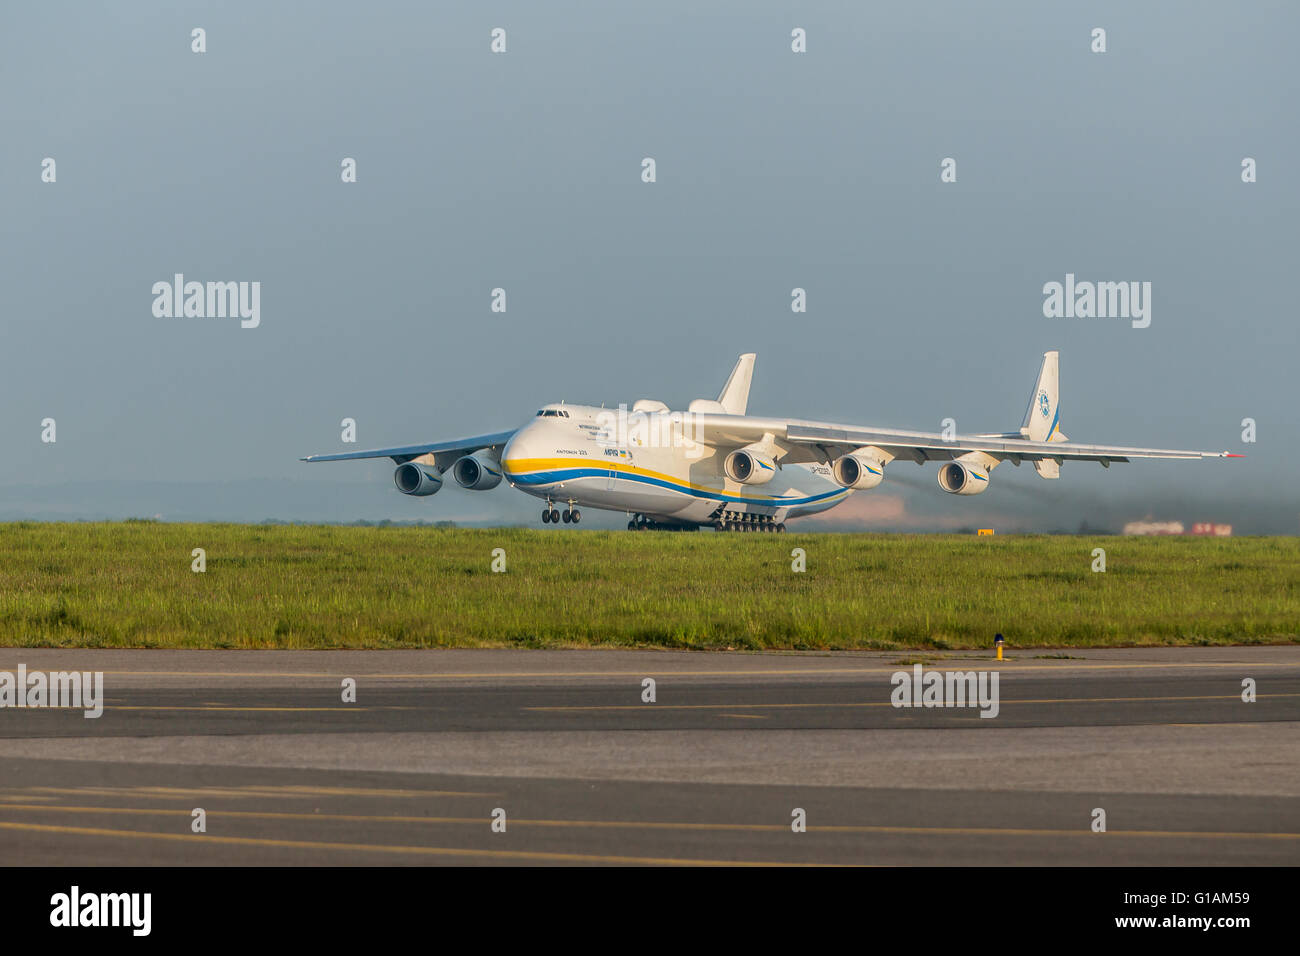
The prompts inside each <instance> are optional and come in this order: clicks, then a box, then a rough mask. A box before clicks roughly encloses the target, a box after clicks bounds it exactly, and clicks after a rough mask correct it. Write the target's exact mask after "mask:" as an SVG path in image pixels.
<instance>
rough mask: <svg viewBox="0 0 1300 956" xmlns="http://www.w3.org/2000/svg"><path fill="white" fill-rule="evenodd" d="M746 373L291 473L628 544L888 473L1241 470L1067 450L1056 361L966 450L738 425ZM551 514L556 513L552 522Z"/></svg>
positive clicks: (937, 439)
mask: <svg viewBox="0 0 1300 956" xmlns="http://www.w3.org/2000/svg"><path fill="white" fill-rule="evenodd" d="M754 359H755V354H754V353H752V352H749V353H746V354H744V355H741V356H740V359H739V361H737V362H736V366H735V368H734V369H732V371H731V375H730V377H729V378H728V379H727V383H726V384H725V385H724V386H723V387H722V391H721V393H719V395H718V397H717V399H716V400H713V401H711V400H708V399H695V400H694V401H692V402H691V403H690V404H689V405H688V406H687V410H686V411H685V412H680V411H672V410H670V409H669V408H668V406H667V405H665V404H664V403H663V402H658V401H653V400H651V399H641V400H639V401H637V402H636V403H635V404H633V406H632V408H631V410H630V412H629V410H628V409H627V408H626V406H620V407H619V408H618V409H617V410H614V409H606V408H604V407H599V408H598V407H595V406H592V405H568V404H565V403H563V402H561V403H558V404H550V405H544V406H542V408H540V409H538V411H537V414H536V415H535V416H534V417H533V418H532V419H531V420H530V421H529V422H528V423H527V424H524V425H521V426H520V427H518V428H515V429H512V430H510V431H502V432H495V433H493V434H490V435H475V436H473V437H470V438H461V439H457V440H454V441H443V442H430V443H428V444H422V445H405V446H402V447H400V448H377V449H373V450H370V451H354V452H345V453H342V454H334V455H310V456H308V457H306V458H303V459H302V461H348V460H352V459H364V458H391V459H393V461H394V462H396V464H397V470H396V471H395V472H394V473H393V482H394V484H396V485H397V490H398V491H400V492H401V493H402V494H404V495H416V496H426V495H432V494H435V493H436V492H437V491H438V490H439V489H440V488H441V487H442V485H443V475H444V474H445V473H446V472H447V471H448V470H450V471H451V474H452V477H453V479H454V480H455V481H456V483H457V484H458V485H460V486H461V487H463V488H469V489H473V490H476V491H486V490H488V489H490V488H495V487H496V486H497V485H499V484H500V483H501V482H502V481H503V480H504V481H505V482H506V483H507V484H508V485H509V486H510V487H512V488H517V489H519V490H520V491H523V492H525V493H527V494H530V495H533V496H534V497H537V498H541V499H542V500H544V501H545V502H546V506H545V508H544V509H543V510H542V522H543V524H558V523H559V522H560V521H561V520H563V521H564V523H566V524H577V523H578V522H579V521H580V520H581V519H582V512H581V511H580V509H579V507H578V506H579V505H581V506H584V507H591V508H598V509H604V510H608V511H623V512H627V513H628V514H629V515H630V516H631V520H629V521H628V529H629V530H633V531H640V530H697V529H699V528H705V527H712V528H715V529H717V530H719V531H759V532H780V531H784V530H785V522H786V521H787V520H789V519H792V518H799V517H803V516H806V515H813V514H818V513H820V512H823V511H827V510H829V509H830V508H834V507H835V506H836V505H838V504H840V502H842V501H844V500H845V499H846V498H847V497H848V496H849V495H850V494H852V493H853V492H854V491H861V490H867V489H870V488H875V487H876V486H878V485H879V484H881V482H883V481H884V480H885V468H886V466H887V465H889V464H890V463H891V462H894V461H914V462H916V463H917V464H918V465H921V464H924V463H925V462H927V461H930V460H935V461H940V462H943V464H941V465H940V466H939V473H938V476H937V477H938V481H939V487H940V488H941V489H943V490H944V491H946V492H947V493H948V494H952V495H978V494H983V493H984V492H985V491H986V490H987V489H988V487H989V477H990V474H991V473H992V471H993V469H994V468H996V467H997V466H998V465H999V464H1001V463H1002V462H1004V461H1009V462H1011V463H1012V464H1013V465H1015V466H1017V467H1019V465H1020V463H1021V462H1022V461H1027V462H1029V463H1030V464H1032V465H1033V468H1034V470H1035V471H1036V472H1037V473H1038V475H1039V477H1041V478H1047V479H1055V478H1059V477H1060V474H1061V465H1062V464H1064V463H1065V462H1067V461H1095V462H1099V463H1100V464H1101V465H1102V467H1105V468H1109V467H1110V465H1111V463H1112V462H1126V461H1129V460H1130V459H1133V458H1180V459H1188V458H1198V459H1199V458H1241V457H1243V456H1242V455H1236V454H1231V453H1229V452H1226V451H1224V452H1202V451H1174V450H1169V449H1160V448H1127V447H1123V446H1115V445H1080V444H1076V443H1074V442H1071V441H1069V439H1067V438H1066V436H1065V435H1064V434H1063V433H1062V432H1061V423H1060V417H1061V416H1060V407H1059V402H1058V397H1059V378H1060V371H1059V369H1060V353H1059V352H1056V351H1051V352H1045V353H1044V354H1043V362H1042V365H1041V366H1040V367H1039V370H1038V378H1037V379H1036V380H1035V382H1034V388H1033V391H1032V392H1030V395H1029V406H1028V408H1026V410H1025V415H1024V420H1023V421H1022V422H1021V424H1020V428H1019V429H1018V430H1017V431H1013V432H999V433H995V434H977V435H966V436H963V435H956V434H953V435H947V434H938V433H931V432H916V431H900V430H897V429H887V428H871V427H864V426H860V425H838V424H833V423H827V422H814V421H803V420H799V419H785V418H761V417H756V416H752V415H747V414H746V413H745V411H746V408H747V407H748V405H749V387H750V383H751V381H752V380H753V374H754ZM557 502H558V503H563V504H564V505H565V506H566V507H565V510H564V512H563V515H561V512H560V511H559V510H558V509H557V508H556V504H557Z"/></svg>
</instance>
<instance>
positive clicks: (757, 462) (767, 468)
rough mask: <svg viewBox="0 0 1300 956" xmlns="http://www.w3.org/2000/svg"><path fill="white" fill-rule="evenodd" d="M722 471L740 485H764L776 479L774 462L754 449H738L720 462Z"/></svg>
mask: <svg viewBox="0 0 1300 956" xmlns="http://www.w3.org/2000/svg"><path fill="white" fill-rule="evenodd" d="M722 470H723V471H724V472H726V474H727V477H728V478H730V479H731V480H732V481H738V482H740V483H741V484H742V485H765V484H767V483H768V482H769V481H771V480H772V479H773V478H774V477H776V462H774V461H773V460H772V459H771V458H770V457H768V456H767V455H765V454H763V453H762V452H761V451H758V450H756V449H754V448H739V449H737V450H736V451H733V452H732V453H731V454H730V455H728V456H727V457H726V458H724V459H723V460H722Z"/></svg>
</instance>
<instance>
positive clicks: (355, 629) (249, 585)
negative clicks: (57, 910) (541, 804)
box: [0, 522, 1300, 651]
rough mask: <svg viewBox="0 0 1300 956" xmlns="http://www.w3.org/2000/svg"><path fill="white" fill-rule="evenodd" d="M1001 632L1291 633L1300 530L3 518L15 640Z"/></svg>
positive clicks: (958, 641) (943, 644) (663, 639)
mask: <svg viewBox="0 0 1300 956" xmlns="http://www.w3.org/2000/svg"><path fill="white" fill-rule="evenodd" d="M796 547H799V548H803V549H805V550H806V552H807V571H806V572H805V573H802V574H796V573H793V572H792V571H791V557H790V551H791V549H792V548H796ZM1096 547H1101V548H1105V549H1106V563H1107V571H1106V572H1105V573H1104V574H1095V573H1093V572H1092V571H1091V565H1092V549H1093V548H1096ZM194 548H204V549H205V550H206V552H207V571H206V573H203V574H196V573H194V572H193V571H191V570H190V563H191V560H192V559H191V557H190V553H191V551H192V550H193V549H194ZM494 548H504V549H505V552H506V561H507V571H506V573H504V574H496V573H493V572H492V571H491V569H490V565H491V561H492V553H491V552H492V550H493V549H494ZM995 632H1001V633H1002V634H1004V635H1005V636H1006V639H1007V643H1008V646H1009V647H1011V648H1016V647H1031V646H1032V647H1082V646H1118V645H1135V644H1137V645H1161V644H1206V645H1209V644H1262V643H1293V642H1296V641H1298V640H1300V540H1297V539H1295V538H1229V539H1223V538H1217V539H1216V538H1120V537H1096V538H1091V537H1065V536H997V537H992V538H978V537H973V536H958V535H915V536H910V535H800V534H784V535H775V534H712V533H698V534H680V533H676V534H670V533H639V534H632V533H628V532H597V531H568V530H560V529H555V530H549V529H548V530H541V529H538V530H524V529H501V530H464V529H435V528H396V527H390V528H355V527H332V526H306V527H303V526H265V525H263V526H250V525H217V524H198V525H185V524H159V523H153V522H124V523H112V524H108V523H105V524H36V523H26V522H25V523H19V524H0V645H10V646H60V647H63V646H67V647H72V646H88V647H190V648H197V647H280V648H325V647H453V646H456V647H478V646H523V647H568V646H591V645H608V646H620V647H634V646H642V647H646V646H649V647H671V648H737V649H758V648H795V649H831V648H877V649H891V650H894V649H896V650H905V649H906V650H927V651H933V650H960V649H966V648H974V647H983V648H987V647H989V646H990V643H991V641H992V637H993V634H994V633H995Z"/></svg>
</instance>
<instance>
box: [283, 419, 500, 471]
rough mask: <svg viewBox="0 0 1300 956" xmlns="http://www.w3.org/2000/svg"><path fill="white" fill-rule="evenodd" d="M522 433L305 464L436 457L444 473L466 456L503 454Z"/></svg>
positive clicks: (380, 450)
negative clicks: (487, 451) (488, 451)
mask: <svg viewBox="0 0 1300 956" xmlns="http://www.w3.org/2000/svg"><path fill="white" fill-rule="evenodd" d="M517 430H518V429H511V430H510V431H508V432H494V433H493V434H491V435H474V436H472V437H470V438H457V439H454V440H452V441H438V442H430V443H429V444H427V445H403V446H402V447H400V448H372V449H370V450H369V451H346V452H341V453H339V454H337V455H308V456H307V457H306V458H303V459H301V460H302V461H350V460H352V459H354V458H391V459H393V461H395V462H397V464H399V465H401V464H404V463H405V462H408V461H410V460H411V459H412V458H421V457H423V456H425V455H432V456H433V463H434V464H435V465H436V466H437V467H438V468H441V469H444V470H445V469H447V468H450V467H451V464H452V462H454V461H455V460H456V459H457V458H460V457H461V456H462V455H468V454H470V453H471V452H475V451H481V450H482V449H484V448H490V449H492V450H493V451H495V452H497V453H498V454H500V452H501V449H502V448H503V447H504V446H505V443H506V442H508V441H509V440H510V437H511V436H512V435H513V434H514V433H515V432H516V431H517Z"/></svg>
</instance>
